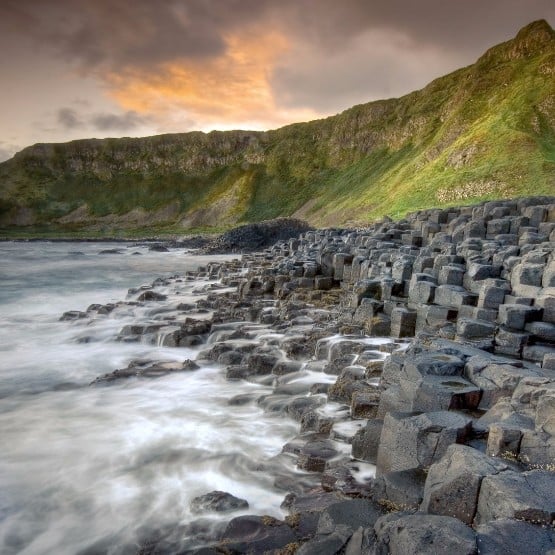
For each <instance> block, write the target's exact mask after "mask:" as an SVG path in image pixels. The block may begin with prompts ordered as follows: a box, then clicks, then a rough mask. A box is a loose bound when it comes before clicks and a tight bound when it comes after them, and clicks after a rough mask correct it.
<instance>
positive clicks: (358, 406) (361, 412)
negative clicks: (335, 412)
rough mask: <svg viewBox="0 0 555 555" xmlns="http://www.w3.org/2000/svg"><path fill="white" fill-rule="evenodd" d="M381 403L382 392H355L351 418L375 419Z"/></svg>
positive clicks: (370, 389) (375, 390) (366, 390)
mask: <svg viewBox="0 0 555 555" xmlns="http://www.w3.org/2000/svg"><path fill="white" fill-rule="evenodd" d="M379 403H380V392H379V391H378V390H377V389H374V388H365V389H364V390H362V391H355V392H354V393H353V395H352V398H351V418H355V419H358V418H375V417H376V415H377V413H378V406H379Z"/></svg>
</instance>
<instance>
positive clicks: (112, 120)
mask: <svg viewBox="0 0 555 555" xmlns="http://www.w3.org/2000/svg"><path fill="white" fill-rule="evenodd" d="M147 120H148V118H146V117H144V116H141V115H139V114H137V112H134V111H132V110H130V111H128V112H125V113H124V114H107V113H103V114H95V115H93V116H92V117H91V124H92V125H93V127H95V128H96V129H98V130H99V131H130V130H132V129H136V128H137V127H140V126H142V125H145V124H146V123H147Z"/></svg>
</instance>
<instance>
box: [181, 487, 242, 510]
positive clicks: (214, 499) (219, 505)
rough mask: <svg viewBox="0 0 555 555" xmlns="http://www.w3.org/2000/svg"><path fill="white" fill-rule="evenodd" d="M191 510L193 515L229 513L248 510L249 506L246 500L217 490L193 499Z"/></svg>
mask: <svg viewBox="0 0 555 555" xmlns="http://www.w3.org/2000/svg"><path fill="white" fill-rule="evenodd" d="M190 508H191V511H192V512H193V513H205V512H217V513H227V512H230V511H237V510H240V509H248V508H249V504H248V502H247V501H246V500H245V499H240V498H239V497H235V496H234V495H231V493H227V492H225V491H218V490H215V491H211V492H210V493H205V494H204V495H200V496H198V497H195V498H193V500H192V501H191V504H190Z"/></svg>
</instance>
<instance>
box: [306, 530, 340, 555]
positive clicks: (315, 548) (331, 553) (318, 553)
mask: <svg viewBox="0 0 555 555" xmlns="http://www.w3.org/2000/svg"><path fill="white" fill-rule="evenodd" d="M349 537H350V535H349V532H348V531H347V530H344V529H342V528H339V529H338V530H335V531H334V532H332V533H331V534H327V535H324V536H321V535H318V536H315V537H314V538H312V539H310V540H309V541H307V542H306V543H304V544H303V545H301V547H299V549H298V550H297V551H296V552H295V553H296V555H326V554H328V555H335V554H336V553H340V552H341V548H342V547H343V546H344V545H345V544H346V543H347V541H348V540H349Z"/></svg>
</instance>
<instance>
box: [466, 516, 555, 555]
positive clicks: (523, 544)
mask: <svg viewBox="0 0 555 555" xmlns="http://www.w3.org/2000/svg"><path fill="white" fill-rule="evenodd" d="M476 545H477V546H478V552H479V553H480V555H498V554H501V553H502V554H503V555H523V553H526V555H545V554H547V553H553V551H555V531H554V530H553V529H549V528H543V527H541V526H535V525H533V524H530V523H528V522H524V521H522V520H512V519H508V518H506V519H501V520H494V521H492V522H488V523H487V524H482V525H481V526H478V527H477V528H476Z"/></svg>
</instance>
